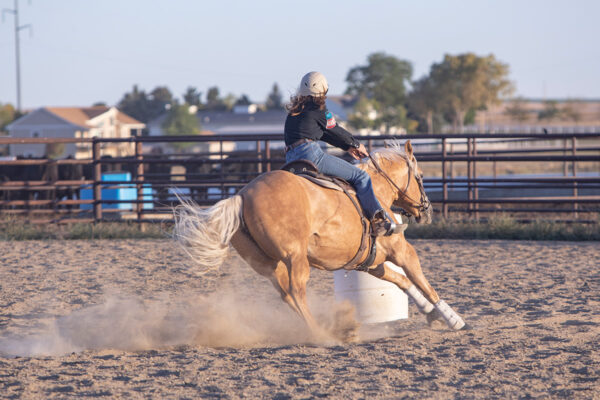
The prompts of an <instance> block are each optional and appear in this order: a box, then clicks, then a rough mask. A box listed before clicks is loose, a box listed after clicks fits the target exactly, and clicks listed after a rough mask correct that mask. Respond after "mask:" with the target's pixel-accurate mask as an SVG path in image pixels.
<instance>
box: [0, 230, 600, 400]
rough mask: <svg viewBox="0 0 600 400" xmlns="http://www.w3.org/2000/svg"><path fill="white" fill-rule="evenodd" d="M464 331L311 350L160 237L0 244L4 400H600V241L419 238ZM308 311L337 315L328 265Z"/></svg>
mask: <svg viewBox="0 0 600 400" xmlns="http://www.w3.org/2000/svg"><path fill="white" fill-rule="evenodd" d="M413 244H414V245H415V247H416V248H417V251H418V254H419V255H420V258H421V262H422V264H423V267H424V271H425V274H426V276H427V277H428V278H429V280H430V282H431V283H432V284H433V286H434V287H435V288H436V289H437V290H438V293H439V294H440V295H441V296H442V298H444V299H445V300H446V301H447V302H448V303H449V304H450V305H451V306H453V307H454V308H455V309H456V310H457V311H458V312H459V313H461V314H462V315H463V317H464V318H465V320H466V321H467V322H469V323H470V324H471V325H473V327H474V329H473V330H470V331H462V332H450V331H448V330H447V329H445V327H443V326H441V325H440V326H435V327H433V328H429V327H428V326H427V324H426V322H425V318H424V317H423V316H421V315H418V313H417V311H416V307H415V306H414V305H413V304H411V305H410V314H411V318H410V319H408V320H403V321H397V322H394V323H390V324H385V325H381V326H376V327H361V330H360V331H359V333H360V338H361V340H360V341H359V342H357V343H350V344H345V343H335V342H330V343H315V342H314V341H311V338H310V335H309V334H308V332H307V331H306V329H305V327H304V326H303V325H302V323H301V322H300V321H299V320H298V318H296V317H295V316H294V315H293V314H292V313H291V311H290V310H288V309H287V306H285V305H284V304H283V303H282V302H281V301H280V300H279V298H278V295H277V294H276V293H275V290H274V289H273V288H272V286H271V285H270V283H268V282H267V281H266V280H264V278H262V277H260V276H258V275H256V274H255V273H254V272H253V271H252V270H251V269H250V268H249V267H248V266H245V265H241V264H240V262H239V261H236V260H232V261H231V262H230V263H228V265H226V266H224V267H223V268H222V269H221V270H219V271H211V272H208V273H206V274H204V275H198V274H197V273H196V272H197V271H196V272H195V270H196V268H195V267H194V266H193V264H192V263H191V261H190V260H188V258H187V256H186V255H184V254H183V253H182V252H181V251H180V250H179V249H178V248H177V247H175V246H174V244H173V243H171V242H170V241H168V240H137V241H133V240H128V241H61V242H52V241H49V242H35V241H31V242H0V398H25V399H28V398H36V399H45V398H65V397H76V398H86V397H106V398H181V399H183V398H189V399H193V398H217V399H220V398H231V399H235V398H271V399H296V398H298V399H308V398H318V397H330V398H343V399H354V398H356V399H360V398H403V397H406V398H434V399H448V398H476V399H491V398H498V399H504V398H560V397H564V398H577V399H592V398H596V399H598V398H600V352H599V351H598V350H599V348H600V347H599V344H598V343H600V245H599V244H598V243H597V242H596V243H593V242H590V243H573V242H510V241H453V240H433V241H425V240H416V241H413ZM309 297H310V304H311V307H312V309H313V311H314V312H315V314H317V316H318V318H319V320H320V321H322V323H323V324H325V325H329V326H330V325H331V324H333V321H334V320H335V318H336V317H335V316H336V315H337V316H338V317H339V315H341V314H343V312H344V308H343V307H340V306H336V305H335V304H334V300H333V277H332V274H331V273H325V272H321V271H313V274H312V276H311V280H310V282H309Z"/></svg>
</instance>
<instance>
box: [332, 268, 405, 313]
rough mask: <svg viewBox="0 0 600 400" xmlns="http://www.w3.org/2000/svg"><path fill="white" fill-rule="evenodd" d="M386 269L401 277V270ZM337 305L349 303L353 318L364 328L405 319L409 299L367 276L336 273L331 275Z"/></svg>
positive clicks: (394, 288)
mask: <svg viewBox="0 0 600 400" xmlns="http://www.w3.org/2000/svg"><path fill="white" fill-rule="evenodd" d="M385 265H386V266H387V267H389V268H391V269H393V270H394V271H396V272H399V273H401V274H402V275H404V271H403V270H402V268H400V267H398V266H397V265H395V264H393V263H391V262H389V261H386V262H385ZM333 283H334V287H335V289H334V290H335V299H336V301H340V302H341V301H344V300H348V301H350V303H352V304H353V305H354V307H355V308H356V318H357V319H358V320H359V321H360V322H362V323H366V324H373V323H379V322H388V321H395V320H398V319H406V318H408V297H407V296H406V294H405V293H404V291H402V290H401V289H400V288H399V287H398V286H396V285H394V284H393V283H391V282H387V281H383V280H381V279H378V278H376V277H374V276H372V275H369V274H368V273H367V272H359V271H346V270H338V271H334V273H333Z"/></svg>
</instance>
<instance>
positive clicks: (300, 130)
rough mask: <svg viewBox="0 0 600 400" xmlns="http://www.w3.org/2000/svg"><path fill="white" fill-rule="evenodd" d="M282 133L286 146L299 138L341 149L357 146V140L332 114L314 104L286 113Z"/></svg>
mask: <svg viewBox="0 0 600 400" xmlns="http://www.w3.org/2000/svg"><path fill="white" fill-rule="evenodd" d="M284 135H285V144H286V146H289V145H291V144H293V143H295V142H297V141H298V140H300V139H311V140H322V141H324V142H326V143H329V144H331V145H333V146H336V147H339V148H340V149H342V150H348V149H349V148H350V147H358V146H359V142H358V140H356V139H355V138H354V136H352V134H351V133H350V132H348V131H347V130H345V129H344V128H342V127H341V126H339V125H338V124H337V122H336V121H335V118H334V117H333V114H331V113H330V112H329V111H327V110H326V109H323V110H321V109H319V107H318V106H316V105H308V106H307V107H306V108H305V109H304V110H302V112H300V113H299V114H297V115H292V114H288V116H287V118H286V120H285V128H284Z"/></svg>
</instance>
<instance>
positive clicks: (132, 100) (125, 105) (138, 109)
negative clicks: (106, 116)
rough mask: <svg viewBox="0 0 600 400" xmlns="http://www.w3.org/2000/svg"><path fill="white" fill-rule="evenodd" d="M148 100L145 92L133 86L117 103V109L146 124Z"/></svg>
mask: <svg viewBox="0 0 600 400" xmlns="http://www.w3.org/2000/svg"><path fill="white" fill-rule="evenodd" d="M148 103H149V99H148V95H147V94H146V92H144V91H143V90H140V89H139V88H138V86H137V85H133V89H132V90H131V92H128V93H125V94H124V95H123V98H122V99H121V100H120V101H119V103H117V108H118V109H119V110H120V111H122V112H124V113H125V114H127V115H129V116H131V117H133V118H135V119H137V120H138V121H141V122H148V116H149V112H148V108H149V104H148Z"/></svg>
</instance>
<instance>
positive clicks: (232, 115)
mask: <svg viewBox="0 0 600 400" xmlns="http://www.w3.org/2000/svg"><path fill="white" fill-rule="evenodd" d="M327 108H328V109H329V110H330V111H331V112H332V113H333V114H334V115H335V116H336V119H337V120H338V121H340V122H341V121H345V120H346V115H347V114H346V110H345V109H344V108H343V106H342V105H341V104H340V102H339V101H337V100H331V101H330V99H328V101H327ZM192 111H195V110H194V109H191V110H190V112H192ZM195 114H196V118H197V120H198V125H199V126H200V127H201V131H202V133H201V135H203V136H205V135H248V136H250V137H251V136H253V135H264V134H280V135H282V137H283V128H284V124H285V119H286V117H287V111H285V110H284V109H281V110H266V111H260V110H259V107H258V106H257V105H256V104H249V105H238V106H235V107H234V108H233V110H232V111H198V112H196V113H195ZM166 117H167V114H163V115H161V116H160V117H158V118H156V119H154V120H152V121H150V122H148V133H149V135H150V136H162V135H164V132H163V128H162V125H163V123H164V121H165V119H166ZM218 146H219V144H218V143H213V144H210V145H205V146H202V145H198V146H194V151H196V152H204V151H210V152H213V153H214V152H218V151H219V148H218ZM161 147H162V149H163V150H164V151H169V150H168V149H167V147H168V146H165V144H164V143H161ZM271 147H272V148H277V147H283V141H281V142H280V143H277V142H275V143H272V144H271ZM255 148H256V142H255V141H248V142H237V143H235V144H234V143H229V144H225V148H224V149H223V151H232V150H253V149H255Z"/></svg>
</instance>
